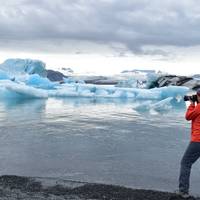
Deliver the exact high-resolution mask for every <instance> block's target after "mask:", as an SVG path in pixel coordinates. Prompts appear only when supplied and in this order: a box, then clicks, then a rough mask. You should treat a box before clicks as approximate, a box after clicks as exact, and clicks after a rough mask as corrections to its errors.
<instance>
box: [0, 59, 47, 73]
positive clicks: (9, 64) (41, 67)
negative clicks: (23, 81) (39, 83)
mask: <svg viewBox="0 0 200 200" xmlns="http://www.w3.org/2000/svg"><path fill="white" fill-rule="evenodd" d="M0 69H1V70H3V71H5V72H6V73H7V74H8V75H10V76H18V75H21V74H39V75H40V76H46V75H47V74H46V70H45V63H43V62H42V61H39V60H31V59H8V60H6V61H5V62H4V63H2V64H1V65H0Z"/></svg>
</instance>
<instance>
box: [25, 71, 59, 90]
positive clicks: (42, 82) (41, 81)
mask: <svg viewBox="0 0 200 200" xmlns="http://www.w3.org/2000/svg"><path fill="white" fill-rule="evenodd" d="M26 84H27V85H31V86H34V87H37V88H42V89H53V88H54V87H55V86H56V85H58V83H55V82H51V81H50V80H49V79H47V78H42V77H41V76H39V75H38V74H33V75H30V76H29V78H28V80H27V81H26Z"/></svg>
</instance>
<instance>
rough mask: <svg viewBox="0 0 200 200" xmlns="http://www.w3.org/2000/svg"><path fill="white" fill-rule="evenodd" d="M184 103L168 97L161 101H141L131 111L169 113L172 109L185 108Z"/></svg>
mask: <svg viewBox="0 0 200 200" xmlns="http://www.w3.org/2000/svg"><path fill="white" fill-rule="evenodd" d="M185 106H186V105H185V103H184V101H183V100H178V99H176V98H174V97H168V98H166V99H163V100H161V101H157V102H155V101H154V102H153V101H143V102H141V103H140V104H138V105H135V106H134V107H133V109H135V110H137V111H140V112H144V111H156V112H164V111H165V112H166V111H170V110H172V109H173V108H176V109H177V108H178V109H180V108H185Z"/></svg>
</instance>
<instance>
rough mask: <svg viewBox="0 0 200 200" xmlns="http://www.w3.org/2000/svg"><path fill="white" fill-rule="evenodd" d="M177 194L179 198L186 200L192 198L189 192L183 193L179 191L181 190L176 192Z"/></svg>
mask: <svg viewBox="0 0 200 200" xmlns="http://www.w3.org/2000/svg"><path fill="white" fill-rule="evenodd" d="M175 194H176V195H178V196H181V197H182V198H184V199H188V198H190V197H191V196H190V195H189V193H188V192H182V191H179V190H178V191H175Z"/></svg>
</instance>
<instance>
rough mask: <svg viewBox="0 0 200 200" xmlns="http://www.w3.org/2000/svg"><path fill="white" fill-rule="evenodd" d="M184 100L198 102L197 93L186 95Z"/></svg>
mask: <svg viewBox="0 0 200 200" xmlns="http://www.w3.org/2000/svg"><path fill="white" fill-rule="evenodd" d="M183 99H184V101H192V102H197V101H198V100H197V95H196V94H195V95H192V96H184V98H183Z"/></svg>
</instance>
